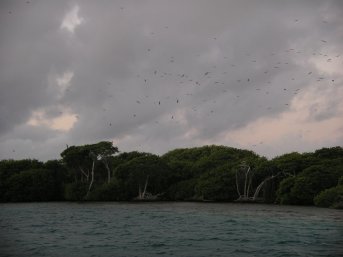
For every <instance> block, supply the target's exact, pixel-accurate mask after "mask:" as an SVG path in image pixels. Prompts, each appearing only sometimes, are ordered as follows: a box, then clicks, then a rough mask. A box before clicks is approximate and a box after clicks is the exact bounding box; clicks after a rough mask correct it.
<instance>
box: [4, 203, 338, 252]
mask: <svg viewBox="0 0 343 257" xmlns="http://www.w3.org/2000/svg"><path fill="white" fill-rule="evenodd" d="M0 237H1V238H0V255H1V256H63V257H67V256H206V257H207V256H311V257H312V256H343V212H342V211H339V210H330V209H321V208H315V207H295V206H274V205H258V204H256V205H255V204H229V203H222V204H218V203H63V202H62V203H21V204H0Z"/></svg>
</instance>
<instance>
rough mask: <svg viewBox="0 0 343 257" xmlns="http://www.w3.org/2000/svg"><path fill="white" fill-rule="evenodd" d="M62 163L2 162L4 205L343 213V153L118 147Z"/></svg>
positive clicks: (100, 147)
mask: <svg viewBox="0 0 343 257" xmlns="http://www.w3.org/2000/svg"><path fill="white" fill-rule="evenodd" d="M61 157H62V158H61V159H60V160H51V161H47V162H45V163H43V162H40V161H37V160H2V161H0V201H2V202H28V201H65V200H67V201H131V200H165V201H223V202H233V201H235V200H237V199H243V200H244V199H245V200H249V201H255V200H256V201H262V202H266V203H279V204H296V205H313V204H315V205H317V206H321V207H333V208H343V149H342V147H339V146H337V147H332V148H322V149H320V150H317V151H315V152H313V153H303V154H300V153H296V152H294V153H289V154H284V155H282V156H279V157H276V158H274V159H272V160H267V159H266V158H265V157H261V156H259V155H257V154H256V153H254V152H252V151H248V150H241V149H236V148H231V147H225V146H215V145H212V146H203V147H195V148H186V149H175V150H172V151H170V152H168V153H166V154H164V155H162V156H157V155H154V154H150V153H144V152H136V151H134V152H123V153H119V151H118V149H117V147H115V146H113V145H112V143H111V142H99V143H97V144H92V145H82V146H70V147H68V148H67V149H65V150H64V151H63V152H62V153H61ZM257 189H258V190H257ZM254 194H255V195H254ZM253 195H254V197H253Z"/></svg>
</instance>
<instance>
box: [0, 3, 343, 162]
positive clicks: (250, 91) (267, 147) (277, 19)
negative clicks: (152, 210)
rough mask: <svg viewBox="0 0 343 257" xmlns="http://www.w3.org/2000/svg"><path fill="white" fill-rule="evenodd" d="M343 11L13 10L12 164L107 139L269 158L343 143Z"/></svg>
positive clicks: (5, 120)
mask: <svg viewBox="0 0 343 257" xmlns="http://www.w3.org/2000/svg"><path fill="white" fill-rule="evenodd" d="M340 6H341V4H340V3H339V2H337V1H326V2H325V3H323V2H321V1H301V2H297V3H295V2H292V1H287V2H286V1H285V2H282V3H278V2H276V1H267V0H266V1H261V2H251V1H239V2H238V1H219V0H218V1H214V2H213V3H212V2H211V3H209V2H208V1H187V2H182V1H145V2H144V3H143V2H126V1H123V2H117V1H114V2H106V3H103V4H99V3H97V2H94V1H82V2H78V3H77V4H76V3H75V2H72V1H56V2H50V1H49V2H46V1H42V2H40V4H39V5H38V4H37V5H34V4H33V3H32V5H30V6H29V5H22V4H21V3H19V2H15V1H13V2H11V3H6V4H3V5H1V11H2V12H3V13H5V14H6V15H1V16H0V19H1V20H0V24H1V25H0V26H1V31H2V35H3V36H2V38H1V41H0V51H1V55H2V58H1V60H0V86H1V88H0V143H1V146H2V149H1V151H0V159H1V158H5V157H6V158H7V157H13V158H21V157H23V156H27V155H26V154H24V153H25V151H28V152H29V153H30V154H31V155H32V157H36V158H52V157H53V156H56V158H58V156H59V155H58V154H59V152H58V150H61V149H62V150H63V147H64V145H65V144H66V143H67V144H68V145H73V144H87V143H92V142H97V141H100V140H114V142H115V144H117V145H118V146H119V149H120V150H122V151H124V150H128V151H129V150H136V149H138V148H139V150H142V151H150V152H153V153H157V154H162V153H164V152H166V151H168V150H170V149H173V148H176V147H190V146H196V145H202V144H226V145H232V146H236V147H240V146H241V147H247V148H250V149H252V150H256V151H257V152H258V153H261V154H265V155H268V156H273V155H275V153H276V152H277V153H278V154H279V153H280V154H281V153H282V152H285V151H289V150H297V149H299V151H300V150H304V151H305V150H306V151H310V150H314V149H315V148H318V147H321V146H329V145H335V144H339V143H340V142H342V140H341V137H340V135H341V131H342V129H341V127H340V124H339V120H340V118H341V117H342V112H341V104H340V99H341V96H342V95H341V88H342V86H343V84H342V83H343V79H342V75H343V74H342V72H341V69H340V67H341V66H342V60H343V48H342V44H341V42H342V40H343V30H342V24H343V20H342V17H343V14H342V9H341V8H340ZM9 10H12V13H11V14H8V11H9ZM293 123H294V124H295V125H294V124H293ZM300 124H301V125H300ZM264 126H266V127H268V128H269V133H267V132H266V130H264V129H263V128H264ZM324 129H325V130H327V131H330V133H327V134H325V135H322V134H321V133H322V131H324ZM34 131H40V132H42V138H41V139H39V138H37V135H38V134H37V133H38V132H34ZM270 131H272V132H273V133H271V132H270ZM306 131H307V132H306ZM308 131H311V132H308ZM46 135H48V136H46ZM299 135H301V136H302V138H300V137H299ZM268 137H269V139H268ZM261 141H263V142H264V143H263V144H260V142H261ZM21 144H22V145H23V148H22V150H18V147H19V146H20V145H21ZM54 144H55V145H54ZM29 145H31V146H32V147H33V149H31V150H29V149H30V148H29ZM254 145H256V146H254ZM280 145H282V147H281V146H280ZM12 148H16V149H17V150H16V152H15V153H13V152H12V151H11V150H10V149H12ZM43 149H44V150H43ZM47 149H49V150H47Z"/></svg>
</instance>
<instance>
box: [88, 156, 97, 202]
mask: <svg viewBox="0 0 343 257" xmlns="http://www.w3.org/2000/svg"><path fill="white" fill-rule="evenodd" d="M94 166H95V161H93V165H92V180H91V183H90V184H89V187H88V192H87V196H88V195H89V192H90V191H91V189H92V185H93V182H94Z"/></svg>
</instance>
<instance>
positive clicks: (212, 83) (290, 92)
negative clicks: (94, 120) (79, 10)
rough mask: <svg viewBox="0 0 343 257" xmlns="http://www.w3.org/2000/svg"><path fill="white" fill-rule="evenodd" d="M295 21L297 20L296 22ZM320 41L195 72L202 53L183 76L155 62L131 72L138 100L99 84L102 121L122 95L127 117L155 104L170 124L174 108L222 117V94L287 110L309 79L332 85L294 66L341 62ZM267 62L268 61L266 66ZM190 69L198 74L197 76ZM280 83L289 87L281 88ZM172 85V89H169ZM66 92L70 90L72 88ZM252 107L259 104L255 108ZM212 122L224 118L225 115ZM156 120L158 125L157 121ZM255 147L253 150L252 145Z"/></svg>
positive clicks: (150, 51) (168, 61) (150, 54)
mask: <svg viewBox="0 0 343 257" xmlns="http://www.w3.org/2000/svg"><path fill="white" fill-rule="evenodd" d="M26 3H27V4H30V1H26ZM120 10H121V11H124V10H125V9H124V7H120ZM9 14H12V11H9ZM294 22H295V23H298V22H301V21H300V20H299V19H295V20H294ZM323 23H327V21H323ZM163 28H164V29H165V30H168V29H169V26H163ZM157 34H158V33H157V32H151V33H150V36H151V37H152V38H153V37H156V35H157ZM209 39H212V40H213V43H214V44H217V43H218V42H219V41H220V39H219V38H218V37H213V36H210V37H209ZM318 41H319V42H320V43H321V46H320V47H319V48H318V49H320V51H318V50H313V51H312V50H309V49H294V48H289V49H284V50H282V51H279V52H270V53H269V54H268V56H265V57H263V56H262V57H261V55H259V54H256V55H255V53H253V52H252V53H241V56H240V57H239V58H237V56H236V57H235V58H232V57H230V56H222V57H221V59H220V60H218V64H215V65H210V66H207V67H204V65H203V64H202V65H201V66H199V69H196V67H197V64H196V60H198V59H199V58H201V53H200V54H197V55H196V56H193V57H192V58H194V60H195V62H194V64H195V65H194V67H192V68H190V69H191V70H189V71H187V70H184V71H181V72H180V71H179V70H178V67H182V66H184V64H185V63H184V60H183V58H179V57H175V56H170V57H167V58H165V59H164V60H161V59H159V60H158V62H159V63H161V65H159V68H152V69H150V70H144V71H142V72H141V73H139V74H135V78H136V85H133V87H136V88H137V89H138V90H137V91H138V92H140V93H142V92H143V95H140V96H137V98H136V99H132V94H130V95H129V96H127V97H126V96H125V95H123V94H125V89H119V88H118V87H117V85H115V82H113V81H110V80H109V81H107V82H106V85H105V86H104V87H102V86H101V87H100V88H99V89H97V90H98V91H102V93H104V94H105V95H106V97H108V98H110V99H108V100H106V99H105V100H104V104H103V106H102V107H101V108H102V112H103V113H104V117H105V118H104V119H105V120H106V121H105V122H106V123H107V124H108V126H110V127H112V126H115V124H116V117H111V115H110V114H108V115H107V113H109V112H108V111H109V109H110V108H115V107H117V106H116V103H117V100H118V99H119V98H121V97H124V98H125V99H126V101H132V103H131V104H130V105H131V106H132V107H131V108H128V111H130V112H131V113H130V114H128V115H129V116H131V118H133V119H137V118H138V117H139V115H140V112H141V111H142V110H144V109H149V108H152V107H154V108H156V106H157V107H164V108H163V111H161V112H160V113H157V114H156V115H157V116H156V117H158V116H159V115H162V116H163V115H164V114H165V113H166V112H167V113H168V115H169V118H170V120H171V121H174V122H178V116H177V110H178V109H179V108H186V109H187V111H189V112H193V113H196V112H201V113H200V114H199V115H198V116H197V117H198V118H199V119H203V118H204V114H205V115H206V116H215V114H216V112H218V113H219V115H223V113H227V112H229V111H231V110H220V108H221V106H220V103H221V102H222V101H223V99H222V98H223V97H224V98H225V95H227V98H226V100H227V101H231V102H232V103H233V106H235V105H236V106H240V107H242V106H244V104H241V105H240V102H246V100H242V99H243V98H244V99H246V98H250V99H252V101H253V102H254V103H252V107H251V109H252V111H257V110H258V109H261V110H260V111H259V112H260V113H263V112H265V111H266V110H267V111H271V110H273V109H274V108H276V109H277V110H276V111H278V110H280V109H284V108H287V107H289V106H290V100H291V99H292V97H293V96H294V95H296V94H298V93H299V92H300V91H301V90H302V85H304V80H310V81H311V82H308V84H309V83H315V82H318V83H322V82H324V83H326V84H327V85H328V86H332V85H336V84H335V78H328V77H326V76H325V74H324V73H322V74H321V73H320V71H318V70H316V69H315V68H314V67H311V69H312V70H304V69H303V68H302V69H300V70H298V67H297V66H296V64H295V63H294V59H295V58H299V56H301V55H303V57H302V58H310V57H311V56H312V57H320V58H322V59H323V60H325V61H326V62H327V63H333V62H340V61H341V55H340V54H336V55H333V56H331V55H329V54H328V51H327V50H326V47H325V46H326V45H328V44H329V43H328V40H324V39H318ZM155 45H156V44H155ZM145 51H146V53H145V56H146V59H147V60H150V59H151V60H152V61H153V60H154V58H156V56H155V54H154V48H153V47H149V48H147V49H146V50H145ZM179 59H180V60H179ZM268 60H269V62H268V63H266V62H267V61H268ZM187 62H188V61H187ZM189 63H191V61H189ZM260 63H261V64H260ZM342 64H343V63H342ZM186 65H187V64H186ZM194 70H198V72H195V71H194ZM243 70H244V75H243V72H242V71H243ZM283 72H285V74H288V75H290V77H289V78H288V81H282V82H279V81H277V79H281V77H282V74H283ZM283 79H284V78H283ZM280 85H287V86H283V87H282V88H280ZM170 87H174V88H173V89H170ZM67 91H70V89H68V90H67ZM256 97H257V98H256ZM254 98H256V99H255V100H253V99H254ZM150 99H152V100H150ZM276 99H279V100H276ZM209 103H210V104H209ZM245 104H246V103H245ZM248 104H249V103H248ZM254 104H255V105H254ZM256 104H258V105H257V106H256ZM164 105H165V106H164ZM218 105H219V106H218ZM281 106H283V107H281ZM223 108H225V107H223ZM151 110H153V109H151ZM123 111H126V110H123ZM234 111H239V110H234ZM76 118H77V119H79V118H80V117H79V116H78V115H77V116H76ZM216 118H217V119H223V118H224V117H216ZM142 122H146V120H144V119H143V120H142ZM154 122H155V123H156V124H158V123H159V121H158V118H157V119H155V120H154ZM202 122H206V120H202ZM262 143H263V142H259V143H257V144H262ZM257 144H253V145H252V146H254V147H255V146H257ZM13 151H14V150H13Z"/></svg>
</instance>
